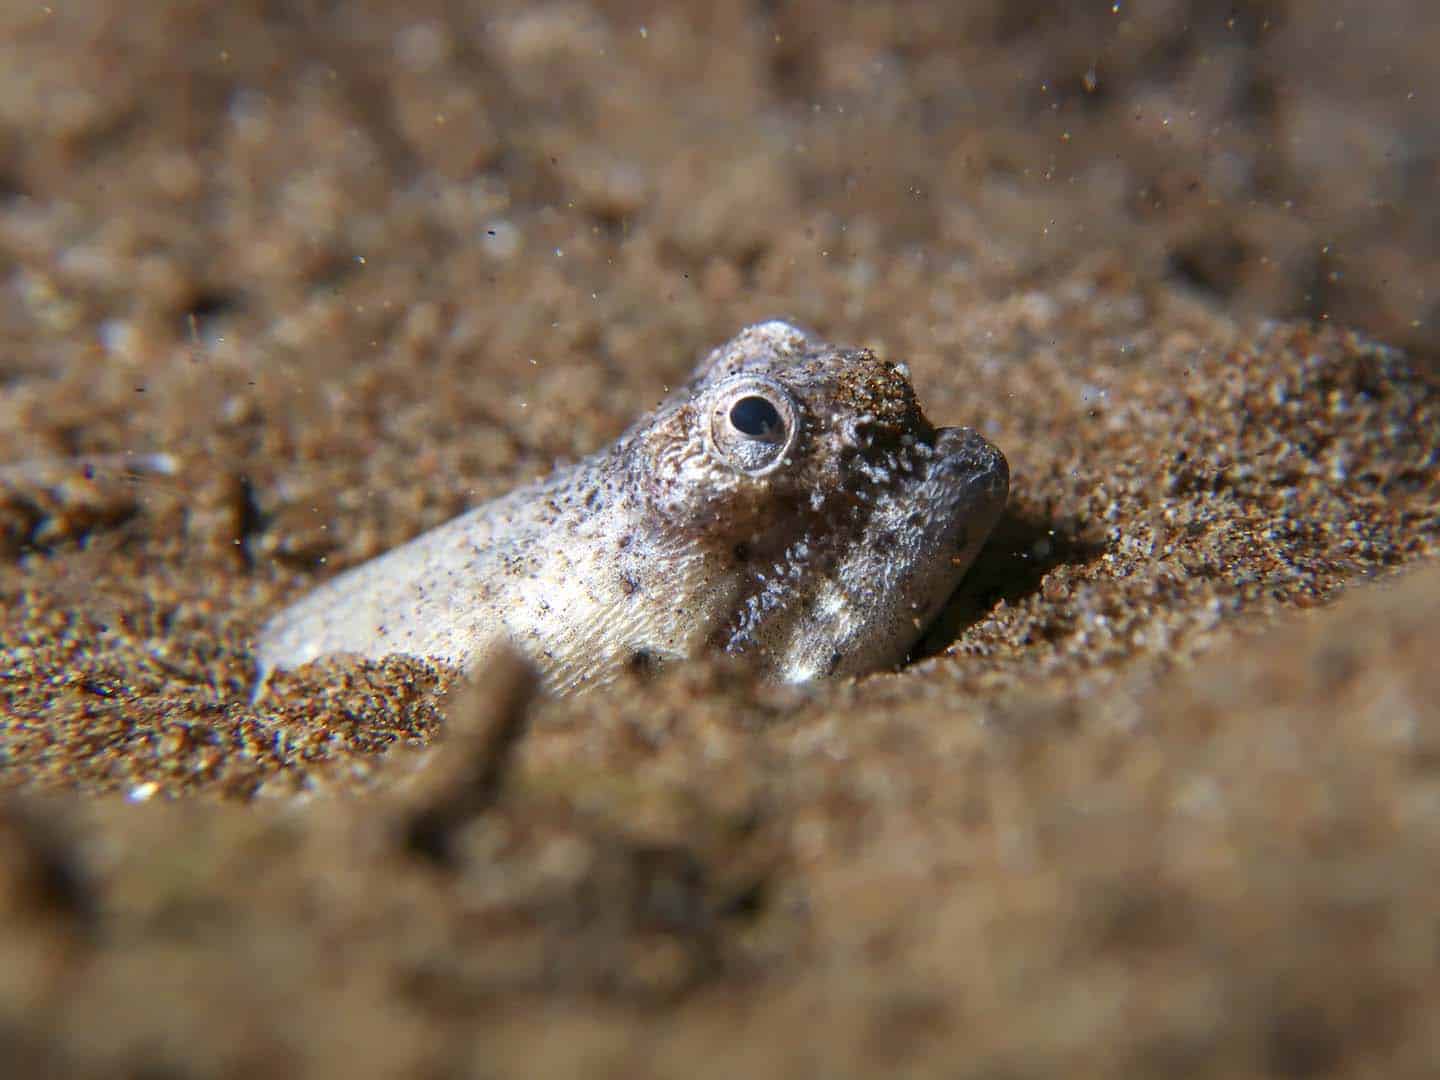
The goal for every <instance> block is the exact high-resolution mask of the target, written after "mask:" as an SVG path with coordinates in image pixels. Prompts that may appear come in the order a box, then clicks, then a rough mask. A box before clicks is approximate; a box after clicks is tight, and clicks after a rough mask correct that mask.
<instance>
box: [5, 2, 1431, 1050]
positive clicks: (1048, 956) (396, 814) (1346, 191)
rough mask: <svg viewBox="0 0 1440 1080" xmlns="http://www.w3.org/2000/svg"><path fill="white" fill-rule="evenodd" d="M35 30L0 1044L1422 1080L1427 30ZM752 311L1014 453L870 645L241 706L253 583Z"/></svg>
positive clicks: (531, 25) (359, 20)
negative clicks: (927, 585) (858, 658)
mask: <svg viewBox="0 0 1440 1080" xmlns="http://www.w3.org/2000/svg"><path fill="white" fill-rule="evenodd" d="M54 8H55V9H56V10H51V9H48V8H43V9H42V8H36V9H35V10H34V11H30V10H29V9H27V10H26V11H24V12H21V11H19V9H17V10H16V11H13V12H10V13H7V14H5V15H0V49H3V50H4V53H3V55H4V63H0V605H3V608H0V646H3V651H0V710H3V729H0V787H3V788H4V789H5V791H6V797H5V801H4V803H3V804H0V1060H4V1061H5V1062H6V1064H7V1065H9V1066H10V1068H9V1072H11V1073H14V1074H15V1075H22V1074H27V1075H41V1074H45V1073H52V1074H53V1073H58V1072H65V1073H68V1074H89V1075H129V1074H137V1075H139V1074H144V1075H159V1074H165V1075H171V1074H173V1075H196V1076H216V1077H219V1076H236V1075H257V1074H261V1073H264V1074H267V1075H314V1076H325V1075H341V1074H347V1075H353V1074H357V1073H358V1074H366V1075H470V1074H484V1075H501V1074H527V1075H535V1074H540V1075H544V1074H549V1073H556V1074H566V1075H574V1074H584V1075H590V1074H600V1073H623V1074H625V1075H645V1074H651V1075H670V1074H676V1073H684V1074H686V1075H690V1076H708V1075H714V1076H717V1077H720V1076H724V1077H731V1076H735V1075H752V1074H754V1075H773V1076H793V1075H872V1074H876V1073H881V1072H884V1073H890V1072H897V1071H898V1072H907V1073H913V1074H917V1075H918V1074H925V1075H945V1076H955V1075H962V1076H1016V1077H1019V1076H1036V1075H1067V1076H1069V1075H1106V1074H1108V1075H1152V1074H1155V1075H1190V1076H1214V1077H1233V1076H1246V1075H1255V1076H1276V1077H1304V1076H1349V1075H1353V1076H1359V1075H1375V1074H1384V1075H1424V1074H1427V1073H1430V1072H1433V1071H1434V1069H1435V1063H1436V1061H1437V1059H1440V1043H1437V1041H1436V1036H1435V1034H1434V1031H1433V1027H1434V1025H1433V1024H1432V1023H1431V1022H1430V1018H1431V1017H1433V1015H1434V1014H1435V1011H1436V1009H1437V1008H1440V985H1437V979H1436V975H1435V968H1436V961H1435V958H1436V957H1437V956H1440V940H1437V923H1436V921H1435V919H1434V915H1433V897H1434V896H1435V894H1436V890H1437V884H1440V882H1437V876H1440V859H1437V855H1436V853H1437V851H1440V787H1437V778H1440V773H1437V763H1440V708H1437V705H1436V702H1437V701H1440V685H1437V683H1436V679H1437V675H1436V672H1437V670H1440V668H1437V666H1436V665H1435V664H1434V662H1433V659H1432V657H1433V656H1434V655H1435V653H1436V650H1437V648H1440V615H1437V614H1436V612H1437V610H1440V567H1437V566H1436V564H1435V562H1434V556H1435V554H1436V548H1437V544H1440V384H1437V382H1436V378H1435V375H1434V372H1433V367H1432V363H1431V361H1432V360H1433V349H1432V341H1433V323H1434V319H1435V312H1436V311H1437V308H1436V301H1435V297H1436V296H1437V295H1440V270H1437V267H1440V259H1437V257H1436V251H1435V250H1434V245H1435V236H1436V233H1435V229H1434V214H1435V202H1434V199H1433V197H1432V193H1433V182H1434V177H1435V162H1436V160H1437V159H1440V158H1437V155H1440V151H1437V145H1440V144H1437V142H1436V138H1437V136H1436V133H1437V132H1440V122H1437V120H1436V112H1435V106H1434V102H1435V101H1436V100H1440V96H1437V94H1436V93H1435V92H1434V90H1435V83H1434V80H1435V75H1434V65H1433V64H1431V63H1430V62H1429V59H1428V57H1429V55H1430V53H1432V52H1433V49H1434V45H1435V32H1434V31H1433V30H1430V29H1429V28H1428V27H1427V26H1426V25H1425V19H1426V15H1427V11H1428V9H1427V8H1426V7H1425V5H1423V4H1420V3H1418V2H1417V3H1415V4H1409V5H1407V4H1404V3H1399V4H1395V5H1384V6H1381V7H1380V8H1377V9H1376V10H1374V11H1367V12H1366V13H1365V14H1364V15H1363V17H1360V16H1357V14H1356V12H1355V9H1354V8H1353V6H1352V5H1347V4H1343V3H1320V4H1306V5H1301V4H1286V3H1276V4H1268V5H1241V6H1239V7H1236V8H1234V9H1233V10H1230V11H1229V12H1228V15H1219V14H1215V13H1214V12H1218V11H1219V9H1214V12H1212V10H1211V8H1210V6H1207V5H1199V4H1196V5H1184V4H1180V5H1169V6H1165V7H1163V8H1160V7H1156V8H1154V9H1153V10H1152V9H1150V8H1149V7H1147V8H1145V9H1143V10H1142V9H1141V8H1139V7H1135V8H1134V10H1133V11H1132V10H1131V6H1129V5H1126V6H1124V7H1122V11H1121V12H1119V13H1116V12H1112V11H1110V5H1103V4H1102V5H1098V6H1096V7H1095V8H1094V11H1093V13H1090V14H1084V15H1081V14H1072V15H1071V16H1069V17H1067V18H1064V19H1060V18H1056V17H1053V16H1047V15H1045V14H1044V13H1042V12H1040V11H1039V10H1038V9H1037V10H1035V11H1031V12H1029V13H1028V14H1026V13H1016V12H1014V11H1012V9H1011V8H1009V7H1006V6H1004V5H999V4H988V3H979V4H966V5H939V4H934V5H931V4H908V5H884V4H875V5H854V6H846V7H844V8H843V9H842V8H839V7H834V6H831V5H819V4H811V3H804V2H802V3H794V4H784V5H758V6H754V7H751V6H743V5H679V6H676V5H668V6H664V7H653V8H652V7H647V6H643V5H629V4H625V5H607V6H603V7H590V6H586V5H581V4H560V5H528V4H519V3H515V4H509V3H505V4H496V5H486V6H485V7H484V10H483V13H482V12H481V11H480V10H479V9H478V8H477V9H475V10H470V9H469V8H468V7H467V5H464V4H459V5H456V4H444V3H438V2H437V3H430V2H428V0H419V2H417V3H412V4H409V5H406V6H405V8H404V9H403V10H400V9H394V10H392V9H390V8H386V7H385V6H383V5H368V4H356V5H348V6H343V7H335V8H333V9H332V8H326V9H325V11H323V12H322V11H320V10H319V9H316V8H313V6H310V7H305V8H303V14H302V13H301V11H302V8H296V9H295V10H294V12H291V10H290V9H288V8H285V7H284V6H283V5H282V6H280V7H272V8H265V9H263V10H261V9H256V10H251V9H250V8H245V7H239V8H237V7H234V6H233V5H231V6H226V5H217V4H212V3H208V2H200V0H195V2H192V3H184V4H171V5H142V4H121V5H119V6H118V7H117V6H115V5H102V4H99V3H95V4H89V3H79V4H67V5H63V6H62V5H54ZM117 58H123V62H120V61H119V60H118V59H117ZM1256 313H1267V314H1269V315H1273V316H1284V317H1286V318H1284V319H1279V320H1277V321H1258V320H1256V319H1254V318H1252V316H1254V315H1255V314H1256ZM776 314H784V315H789V316H793V317H795V318H797V319H799V320H801V321H803V322H807V323H809V324H811V325H813V326H815V327H816V328H817V329H818V330H820V331H821V332H823V333H824V334H825V335H826V336H827V337H829V338H831V339H834V340H837V341H847V342H855V343H865V344H869V345H872V346H873V347H875V348H876V349H878V350H879V351H881V352H882V353H883V354H884V355H886V356H889V357H891V358H894V359H896V360H904V361H906V362H907V363H908V364H909V365H910V368H911V371H912V374H913V376H914V379H915V381H916V384H917V389H918V392H919V395H920V398H921V400H922V402H923V403H924V405H925V408H926V411H927V413H928V414H929V415H930V416H931V418H932V419H934V420H935V421H936V422H937V423H943V424H956V423H965V424H970V425H973V426H976V427H979V428H981V429H982V430H983V431H984V432H985V433H986V434H987V435H988V436H989V437H991V438H992V439H994V440H995V441H996V442H997V443H998V444H999V445H1000V446H1001V447H1002V448H1003V449H1004V450H1005V452H1006V453H1007V455H1008V457H1009V459H1010V461H1011V464H1012V470H1013V475H1014V483H1013V489H1014V495H1013V500H1012V503H1011V507H1010V509H1009V511H1008V513H1007V515H1006V517H1005V519H1004V520H1003V521H1002V523H1001V526H1000V528H999V529H998V530H997V533H996V535H995V537H994V539H993V541H992V542H991V544H990V545H989V547H988V548H987V550H986V552H985V554H984V555H983V557H982V558H981V560H980V561H979V563H978V564H977V566H976V567H975V569H974V570H973V571H972V573H971V574H970V576H969V578H968V579H967V581H966V583H965V585H964V586H963V587H962V589H961V591H960V594H959V595H957V597H956V598H955V599H954V601H953V602H952V603H951V605H950V607H949V609H948V610H947V612H946V615H945V617H944V619H943V620H942V622H941V624H940V625H938V626H937V627H936V628H935V629H934V630H933V631H932V632H931V633H930V635H929V636H928V637H927V639H926V641H925V643H924V646H923V648H922V649H921V650H919V653H918V654H917V656H916V658H915V661H914V663H912V664H911V665H910V666H908V667H907V668H905V669H904V670H902V671H900V672H898V673H894V674H886V675H882V676H877V677H874V678H871V679H867V680H864V681H862V682H860V683H858V684H854V685H839V686H835V685H819V686H809V687H798V688H797V687H790V688H780V687H772V686H763V685H756V684H754V682H753V681H752V680H751V679H750V677H749V676H748V675H747V674H746V673H745V672H744V671H742V670H738V669H736V668H734V667H732V666H729V665H727V664H723V663H710V664H695V665H690V666H687V667H685V668H682V669H676V670H671V671H667V672H663V673H660V674H659V675H657V676H652V677H649V678H644V679H642V678H639V677H637V678H635V679H632V680H629V681H627V682H625V683H624V684H622V685H619V686H617V687H614V688H611V689H609V690H606V691H602V692H599V693H596V694H593V695H589V696H585V697H582V698H578V699H574V700H567V701H563V702H557V701H552V700H547V699H544V698H543V697H540V698H537V697H535V696H534V693H533V691H534V688H533V685H532V684H531V682H530V678H529V675H528V673H526V672H525V671H524V669H523V668H520V667H518V666H515V665H513V664H511V663H509V662H508V661H507V662H504V663H498V664H496V665H495V666H494V668H493V670H491V671H489V672H487V673H486V674H485V675H484V676H483V677H481V678H480V679H479V680H478V681H477V682H476V683H474V684H473V685H471V684H467V683H465V682H464V681H463V680H460V679H457V677H456V676H455V674H454V673H453V672H447V671H440V670H436V669H435V668H433V667H431V666H430V665H427V664H425V663H422V662H418V661H412V660H405V659H401V658H392V659H390V660H387V661H386V662H384V663H381V664H364V665H360V664H349V663H342V662H331V663H325V664H320V665H316V666H314V667H313V668H311V669H308V670H306V671H303V672H299V673H291V674H283V675H280V676H278V677H277V678H276V679H275V680H274V681H273V682H272V684H271V686H270V687H269V688H268V690H267V692H266V693H265V694H264V695H262V696H260V697H258V698H255V697H254V696H253V693H252V691H253V677H254V671H253V662H252V657H251V652H250V638H251V635H252V634H253V632H254V630H255V628H256V627H257V626H258V625H259V623H260V621H261V620H263V618H264V617H265V615H266V614H267V613H268V612H270V611H272V610H274V608H275V607H276V606H277V605H279V604H281V603H283V602H284V601H285V600H286V599H287V598H289V597H291V596H293V595H294V594H295V593H296V592H297V591H298V590H301V589H304V588H307V587H309V586H310V585H311V584H313V583H314V582H316V581H318V580H320V578H321V577H322V576H323V575H325V574H329V573H332V572H334V571H335V570H336V569H338V568H340V567H343V566H346V565H351V564H353V563H356V562H358V561H361V560H363V559H365V558H368V557H370V556H372V555H374V554H376V553H378V552H380V551H382V550H384V549H385V548H387V547H389V546H391V545H393V544H394V543H396V542H398V541H400V540H402V539H405V538H407V537H409V536H411V535H413V534H415V533H417V532H419V531H420V530H422V529H424V528H426V527H429V526H431V525H434V524H436V523H438V522H440V521H442V520H444V519H445V518H447V517H449V516H450V515H452V514H454V513H456V512H457V511H459V510H460V509H462V508H464V507H465V506H468V505H472V504H473V503H474V502H476V501H478V500H480V499H484V498H487V497H489V496H491V495H494V494H496V493H498V492H500V491H503V490H505V489H506V488H508V487H510V486H512V485H514V484H516V483H519V482H521V481H523V480H525V479H528V478H530V477H533V476H536V475H538V474H540V473H542V472H544V471H545V470H546V469H548V468H549V467H550V465H551V464H552V463H553V462H554V461H555V460H556V459H567V458H572V457H574V456H575V455H577V454H580V453H584V452H586V451H588V450H590V449H592V448H594V447H595V446H597V445H600V444H601V443H603V442H604V441H606V440H608V439H610V438H612V437H613V436H614V435H615V434H616V433H617V432H618V431H619V430H620V429H621V428H622V427H623V426H624V425H625V424H626V423H628V422H629V420H631V419H632V418H633V417H634V416H635V415H636V414H637V413H638V412H640V411H642V410H644V409H646V408H648V407H649V406H650V405H652V404H653V403H654V402H655V401H656V400H657V399H658V398H660V397H661V396H663V393H664V390H665V388H666V386H667V385H668V384H669V383H670V382H672V381H673V380H675V379H677V378H681V377H683V375H684V374H685V372H686V371H687V370H688V369H689V367H690V364H691V362H692V360H693V358H694V356H695V355H696V354H697V353H698V352H699V351H700V350H701V349H703V348H705V347H707V346H709V345H711V344H713V343H714V342H716V341H719V340H722V339H724V338H725V337H728V336H729V335H730V334H731V333H732V332H733V331H734V329H735V328H736V327H737V326H739V325H741V324H743V323H744V322H746V321H749V320H753V319H755V318H759V317H764V316H769V315H776ZM1296 316H1306V317H1308V321H1295V318H1294V317H1296ZM1287 319H1288V320H1289V321H1286V320H1287ZM1346 326H1349V327H1354V329H1346V328H1344V327H1346ZM1382 341H1383V342H1386V343H1387V344H1384V345H1382V344H1380V342H1382ZM1396 346H1405V347H1408V352H1401V351H1398V349H1397V348H1396Z"/></svg>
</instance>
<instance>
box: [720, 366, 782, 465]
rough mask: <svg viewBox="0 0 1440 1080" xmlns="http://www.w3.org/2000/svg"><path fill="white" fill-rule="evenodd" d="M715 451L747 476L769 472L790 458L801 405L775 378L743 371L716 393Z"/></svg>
mask: <svg viewBox="0 0 1440 1080" xmlns="http://www.w3.org/2000/svg"><path fill="white" fill-rule="evenodd" d="M711 402H712V406H711V409H710V428H709V440H708V441H709V444H710V451H711V453H712V454H714V455H715V456H716V457H718V458H720V460H722V461H724V462H725V463H726V464H727V465H729V466H730V467H731V468H733V469H735V470H736V471H738V472H742V473H745V474H746V475H747V476H764V475H765V474H766V473H769V472H773V471H774V470H775V469H777V468H779V467H780V466H781V465H782V464H784V462H785V455H786V454H787V453H788V452H789V450H790V448H791V447H792V446H793V445H794V443H795V436H796V434H797V433H798V431H799V427H800V424H799V410H798V409H797V408H796V406H795V401H794V399H793V398H792V397H791V396H790V395H789V393H788V392H786V390H785V388H784V387H783V386H781V385H780V384H779V383H778V382H776V381H774V380H773V379H768V378H764V377H762V376H758V375H739V376H736V377H734V378H732V379H729V380H726V381H725V382H724V383H722V384H721V385H720V386H719V387H717V388H716V390H715V392H714V394H713V396H712V397H711Z"/></svg>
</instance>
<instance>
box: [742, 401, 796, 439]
mask: <svg viewBox="0 0 1440 1080" xmlns="http://www.w3.org/2000/svg"><path fill="white" fill-rule="evenodd" d="M730 426H731V427H733V428H734V429H735V430H736V431H738V432H740V434H742V435H749V436H750V437H751V438H752V439H763V440H764V441H765V442H784V441H785V421H784V420H782V419H781V418H780V410H779V409H777V408H775V406H774V405H772V404H771V403H770V402H769V401H768V400H767V399H765V398H763V397H761V396H760V395H759V394H749V395H747V396H746V397H742V398H741V399H740V400H739V401H737V402H735V404H734V405H731V406H730Z"/></svg>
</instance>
